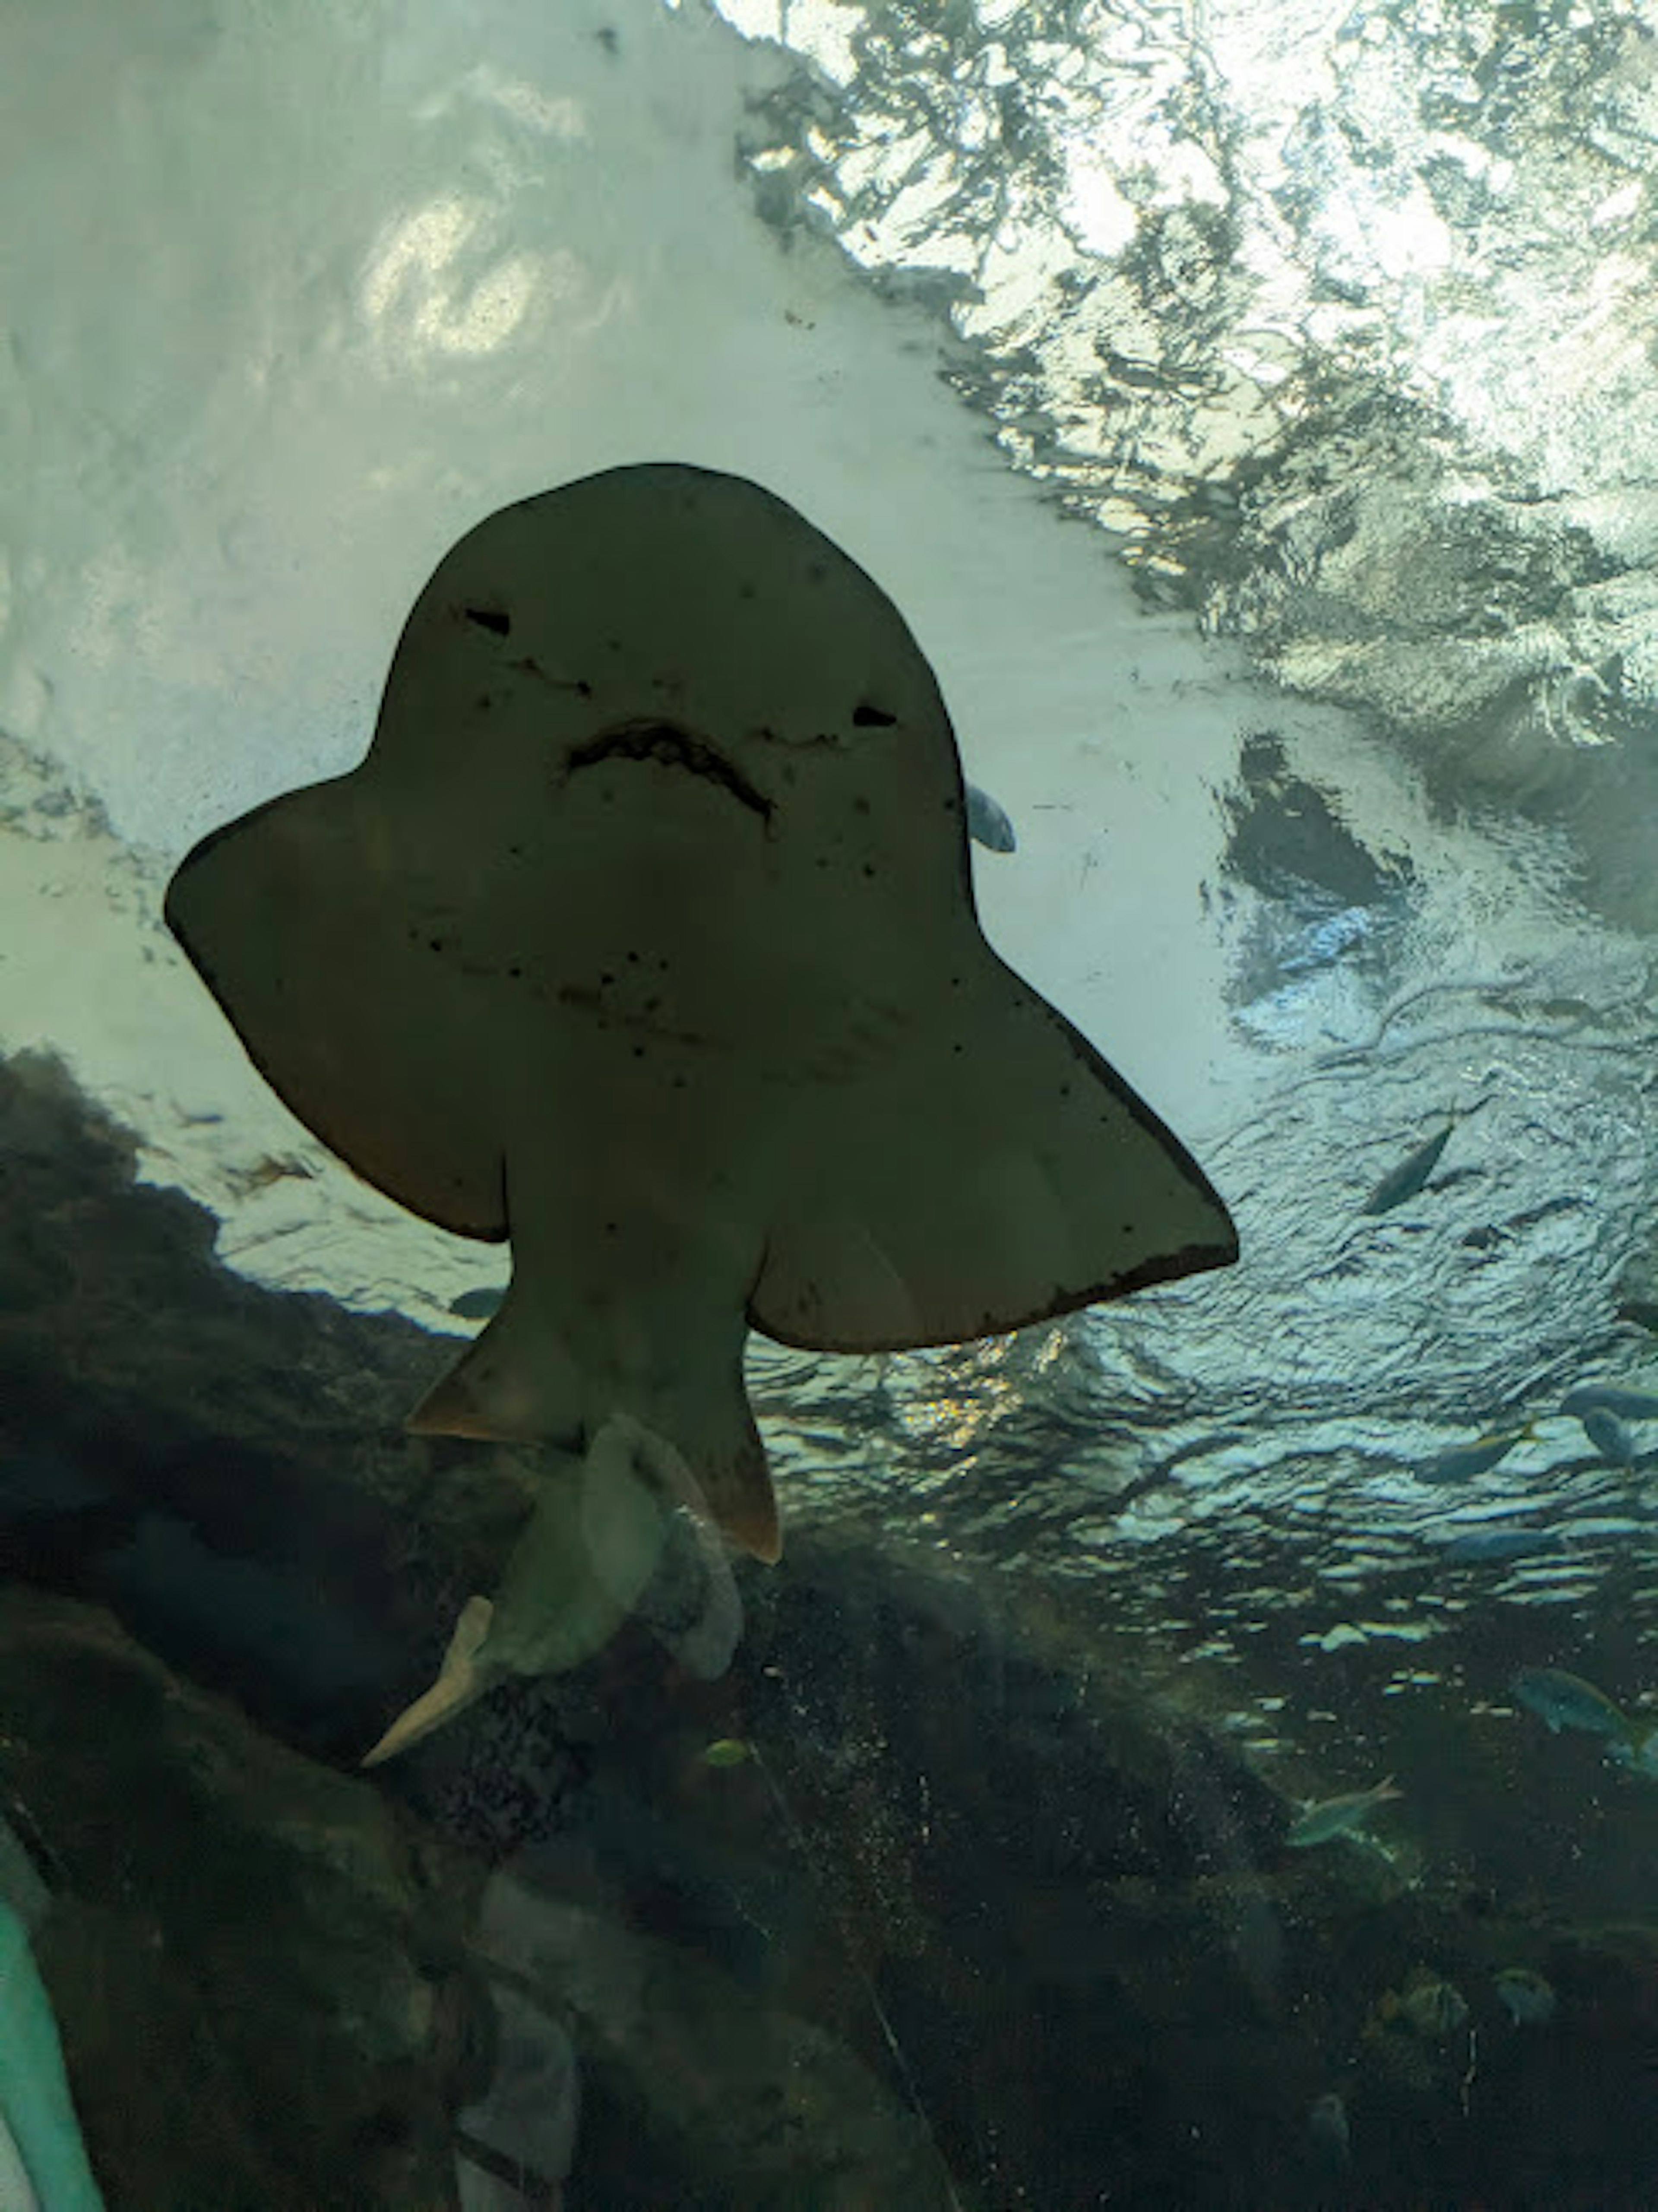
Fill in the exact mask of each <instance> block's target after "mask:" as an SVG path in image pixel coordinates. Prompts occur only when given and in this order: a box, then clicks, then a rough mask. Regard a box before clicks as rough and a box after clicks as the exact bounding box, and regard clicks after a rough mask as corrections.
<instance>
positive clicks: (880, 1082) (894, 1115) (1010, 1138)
mask: <svg viewBox="0 0 1658 2212" xmlns="http://www.w3.org/2000/svg"><path fill="white" fill-rule="evenodd" d="M950 981H951V986H952V987H951V988H950V990H949V991H948V992H947V993H946V994H941V997H940V1000H939V1002H938V1005H937V1006H929V1007H927V1008H926V1009H924V1010H923V1012H921V1013H920V1014H918V1016H917V1018H916V1020H915V1021H914V1024H913V1025H912V1032H911V1036H910V1037H909V1039H908V1051H907V1053H906V1054H905V1055H904V1056H903V1058H902V1060H898V1059H897V1058H896V1056H895V1057H894V1058H893V1059H892V1060H891V1061H890V1064H888V1065H882V1066H872V1067H871V1068H870V1069H869V1071H868V1073H866V1074H865V1075H863V1076H862V1077H861V1079H859V1081H858V1082H856V1083H848V1084H847V1085H845V1086H844V1087H843V1089H842V1091H841V1093H840V1094H839V1095H838V1096H837V1097H836V1098H835V1115H836V1122H835V1131H836V1135H837V1138H838V1142H837V1143H836V1144H835V1146H833V1147H830V1146H827V1145H823V1146H819V1147H818V1149H817V1152H816V1154H815V1155H814V1157H813V1159H812V1162H811V1174H810V1175H809V1176H805V1175H803V1176H800V1177H799V1182H798V1186H797V1188H794V1189H793V1190H791V1191H789V1192H788V1193H787V1194H786V1196H785V1198H784V1200H783V1201H782V1202H781V1203H780V1205H779V1206H778V1208H777V1210H776V1212H775V1213H774V1216H773V1218H772V1219H771V1221H770V1222H769V1224H768V1228H769V1235H768V1241H767V1248H766V1262H765V1266H764V1267H763V1269H762V1272H761V1274H760V1277H759V1279H758V1281H757V1282H756V1285H755V1288H754V1290H753V1292H752V1294H751V1296H750V1306H749V1313H750V1320H751V1321H752V1322H753V1323H754V1324H755V1326H756V1328H762V1329H764V1330H765V1332H766V1333H767V1334H768V1335H769V1336H774V1337H776V1338H778V1339H780V1340H781V1341H782V1342H783V1343H785V1344H798V1345H804V1346H810V1347H811V1348H812V1349H815V1350H819V1351H835V1352H897V1351H903V1350H906V1349H909V1348H912V1347H915V1346H921V1345H928V1344H948V1343H955V1342H961V1341H964V1340H968V1339H969V1338H972V1337H976V1336H989V1335H993V1334H996V1333H998V1332H999V1331H1001V1330H1004V1329H1013V1328H1023V1327H1024V1326H1025V1325H1026V1324H1027V1323H1029V1322H1038V1321H1043V1320H1047V1319H1049V1318H1050V1317H1052V1316H1054V1315H1057V1314H1063V1313H1069V1312H1072V1311H1074V1310H1076V1309H1077V1308H1078V1307H1080V1306H1084V1305H1090V1304H1094V1303H1095V1302H1096V1300H1099V1299H1103V1298H1112V1297H1122V1296H1123V1295H1124V1294H1125V1293H1127V1292H1128V1291H1136V1290H1139V1289H1143V1288H1144V1287H1145V1286H1146V1285H1149V1284H1152V1283H1160V1282H1169V1281H1172V1280H1174V1279H1176V1278H1178V1277H1180V1276H1182V1275H1188V1274H1192V1273H1195V1272H1197V1271H1198V1270H1199V1269H1202V1268H1205V1267H1224V1266H1226V1265H1228V1264H1229V1263H1230V1261H1233V1260H1235V1259H1236V1256H1237V1237H1236V1232H1235V1231H1234V1230H1233V1227H1232V1223H1231V1220H1230V1217H1229V1216H1228V1214H1227V1212H1226V1208H1225V1206H1224V1205H1223V1204H1222V1202H1221V1200H1220V1199H1219V1198H1218V1196H1217V1194H1216V1193H1215V1192H1214V1190H1213V1189H1212V1188H1211V1187H1210V1185H1209V1182H1207V1180H1206V1177H1205V1176H1204V1175H1203V1172H1202V1170H1200V1169H1199V1166H1198V1165H1197V1163H1196V1162H1195V1161H1194V1160H1193V1158H1192V1157H1191V1155H1190V1154H1189V1153H1188V1152H1187V1151H1186V1149H1185V1147H1184V1146H1182V1145H1181V1143H1180V1141H1179V1140H1178V1139H1177V1138H1175V1136H1174V1135H1173V1134H1172V1133H1171V1132H1170V1131H1169V1130H1168V1129H1167V1128H1165V1127H1163V1123H1162V1122H1161V1121H1159V1120H1158V1119H1157V1115H1155V1114H1153V1113H1152V1111H1151V1109H1150V1108H1149V1107H1148V1106H1147V1105H1145V1103H1144V1102H1143V1101H1142V1100H1141V1099H1140V1098H1139V1097H1137V1096H1136V1095H1135V1093H1134V1092H1133V1091H1132V1090H1131V1089H1130V1088H1129V1086H1128V1085H1127V1083H1125V1082H1124V1081H1123V1079H1122V1078H1121V1076H1120V1075H1118V1074H1117V1073H1116V1072H1115V1070H1114V1069H1113V1068H1112V1067H1111V1066H1108V1063H1107V1062H1106V1061H1105V1060H1102V1058H1101V1056H1100V1054H1098V1053H1097V1052H1096V1051H1095V1049H1094V1048H1093V1047H1092V1046H1091V1045H1090V1043H1089V1042H1088V1041H1087V1040H1086V1038H1084V1036H1081V1035H1080V1033H1079V1032H1078V1030H1075V1029H1073V1028H1072V1025H1071V1024H1070V1023H1069V1022H1067V1021H1066V1019H1065V1018H1064V1017H1063V1015H1061V1014H1060V1013H1059V1012H1057V1011H1056V1010H1055V1009H1054V1007H1052V1006H1048V1005H1047V1004H1046V1003H1045V1002H1044V1001H1043V1000H1041V999H1039V998H1037V996H1036V995H1035V993H1034V992H1032V991H1031V990H1030V989H1029V987H1028V986H1027V985H1026V984H1024V983H1023V982H1022V981H1020V979H1019V978H1018V977H1017V975H1013V974H1012V973H1011V970H1010V969H1006V968H1005V967H1004V966H1003V965H1002V963H1001V962H1000V961H999V960H998V959H997V958H996V957H995V955H994V954H993V953H992V952H991V951H990V950H989V948H988V946H987V945H983V944H982V943H980V944H979V945H976V946H975V945H971V944H969V945H963V946H962V947H961V949H960V951H959V954H958V957H957V964H956V966H955V968H954V970H953V973H952V975H951V978H950Z"/></svg>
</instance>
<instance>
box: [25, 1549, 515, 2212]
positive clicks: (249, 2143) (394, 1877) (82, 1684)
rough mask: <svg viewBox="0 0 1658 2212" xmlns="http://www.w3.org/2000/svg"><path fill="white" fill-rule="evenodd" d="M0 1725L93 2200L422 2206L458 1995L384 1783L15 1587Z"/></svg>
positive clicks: (431, 2191)
mask: <svg viewBox="0 0 1658 2212" xmlns="http://www.w3.org/2000/svg"><path fill="white" fill-rule="evenodd" d="M0 1728H3V1735H4V1738H5V1743H4V1747H3V1752H0V1760H3V1768H0V1772H3V1779H4V1783H5V1785H6V1788H7V1790H8V1793H9V1796H10V1797H11V1798H12V1800H13V1801H15V1802H16V1803H17V1804H19V1805H20V1806H21V1808H23V1810H24V1813H25V1814H26V1816H27V1821H28V1824H29V1826H30V1827H31V1829H32V1830H33V1832H36V1833H38V1834H39V1836H41V1837H43V1838H48V1839H50V1843H51V1846H52V1850H53V1853H54V1855H55V1858H56V1862H57V1863H56V1865H55V1867H54V1874H55V1875H57V1877H58V1879H57V1880H56V1881H55V1883H54V1893H53V1899H52V1905H51V1906H50V1907H49V1909H48V1910H47V1911H46V1913H45V1914H44V1915H43V1916H42V1917H41V1919H40V1921H39V1924H38V1925H37V1927H36V1929H35V1931H34V1938H33V1941H34V1949H35V1954H36V1957H37V1959H38V1960H39V1966H40V1971H41V1973H42V1976H43V1978H44V1979H45V1981H46V1986H47V1988H48V1990H49V1991H50V1993H51V1996H52V2002H53V2005H54V2007H55V2008H56V2010H57V2013H58V2024H59V2027H60V2030H61V2033H62V2035H63V2039H64V2051H65V2057H66V2061H67V2063H68V2068H69V2073H70V2082H71V2086H72V2088H73V2092H74V2094H75V2098H76V2106H77V2108H78V2110H79V2112H80V2115H81V2121H82V2130H83V2131H84V2134H85V2136H86V2141H87V2146H88V2151H89V2153H90V2154H91V2157H92V2160H93V2164H94V2168H95V2169H96V2171H97V2173H98V2176H99V2179H100V2182H101V2184H102V2185H103V2188H104V2191H105V2194H106V2198H107V2201H108V2203H109V2205H110V2208H111V2212H128V2208H130V2212H158V2208H161V2207H166V2208H167V2212H240V2208H243V2207H246V2208H247V2212H270V2208H271V2207H273V2206H276V2205H292V2206H301V2205H305V2206H318V2207H321V2206H328V2205H339V2206H345V2205H347V2204H349V2205H350V2206H351V2207H353V2208H354V2212H371V2209H372V2208H375V2207H380V2206H384V2207H386V2208H387V2212H392V2208H396V2212H420V2208H423V2207H431V2208H434V2212H446V2208H448V2207H450V2206H451V2205H452V2204H453V2203H454V2202H455V2197H454V2191H453V2182H452V2171H453V2161H452V2142H451V2135H452V2130H451V2124H450V2117H449V2116H450V2113H451V2112H452V2109H453V2107H454V2106H456V2105H457V2104H458V2103H459V2102H461V2101H464V2099H465V2094H466V2093H468V2091H469V2089H470V2088H471V2087H474V2086H476V2083H475V2081H474V2073H473V2069H472V2068H471V2065H470V2063H469V2060H470V2057H471V2045H472V2042H473V2037H472V2035H471V2032H470V2030H471V2022H472V2021H473V2020H474V2018H475V2017H476V2015H477V2007H478V2002H479V2000H478V1997H477V1994H476V1992H477V1984H476V1981H475V1979H474V1978H472V1977H471V1975H470V1973H469V1972H468V1971H467V1969H466V1968H465V1964H464V1961H463V1959H462V1955H461V1953H460V1950H459V1943H458V1941H456V1940H454V1938H453V1937H452V1935H451V1934H450V1933H449V1931H450V1930H451V1929H452V1928H453V1925H454V1923H453V1920H452V1912H451V1910H450V1909H448V1908H446V1906H445V1905H444V1903H443V1897H442V1894H441V1893H440V1892H438V1891H435V1890H434V1889H433V1888H432V1887H430V1886H429V1885H428V1880H427V1876H426V1870H425V1869H424V1867H423V1865H422V1856H421V1854H419V1853H417V1851H416V1850H415V1849H414V1848H413V1847H412V1846H411V1843H410V1837H409V1834H408V1832H407V1831H406V1830H405V1829H404V1826H402V1825H401V1823H400V1821H399V1820H398V1815H397V1814H396V1813H395V1812H394V1810H393V1809H392V1808H391V1807H390V1806H389V1805H388V1804H387V1803H386V1801H385V1800H384V1799H383V1798H382V1797H381V1796H379V1794H378V1793H377V1792H376V1791H374V1790H373V1789H372V1788H370V1787H368V1786H367V1784H363V1783H361V1782H359V1781H357V1780H355V1778H352V1777H350V1776H348V1775H342V1774H338V1773H336V1772H334V1771H331V1770H330V1769H328V1768H326V1767H324V1766H321V1765H317V1764H316V1763H314V1762H313V1761H312V1760H309V1759H306V1758H304V1757H302V1756H301V1755H300V1754H298V1753H294V1752H291V1751H289V1750H288V1749H286V1748H285V1747H282V1746H281V1745H279V1744H276V1743H274V1742H272V1741H270V1740H269V1739H268V1738H266V1737H264V1736H263V1735H260V1734H259V1733H258V1731H257V1730H256V1729H253V1728H252V1727H251V1726H250V1725H249V1724H248V1723H247V1722H246V1719H245V1718H244V1717H242V1716H241V1715H240V1713H239V1712H238V1711H236V1710H235V1708H234V1707H233V1706H231V1705H228V1703H226V1702H225V1701H223V1700H222V1699H217V1698H214V1697H210V1696H208V1695H207V1694H205V1693H203V1692H200V1691H197V1690H196V1689H194V1688H192V1687H191V1686H190V1685H189V1684H187V1683H185V1681H183V1680H180V1679H179V1677H177V1676H176V1675H174V1674H172V1673H171V1672H170V1671H169V1670H168V1669H167V1668H166V1667H165V1666H163V1665H162V1664H161V1662H160V1661H158V1660H156V1659H155V1658H153V1657H152V1656H149V1654H147V1653H145V1652H144V1651H143V1650H141V1649H140V1648H139V1647H138V1646H137V1644H134V1643H132V1642H131V1639H130V1638H128V1637H127V1636H126V1635H125V1632H123V1631H122V1630H121V1629H120V1628H119V1627H118V1626H117V1625H116V1624H115V1623H114V1622H113V1621H112V1620H111V1619H110V1618H109V1616H108V1615H107V1614H106V1613H101V1612H98V1611H94V1610H91V1609H88V1608H87V1607H82V1606H79V1605H76V1604H74V1603H71V1602H69V1601H62V1600H58V1599H53V1598H49V1597H44V1596H40V1595H35V1594H33V1593H30V1592H27V1591H24V1590H21V1589H8V1590H5V1591H3V1592H0ZM445 1887H446V1890H447V1893H449V1894H450V1895H451V1896H455V1895H457V1894H458V1891H459V1885H455V1884H446V1885H445Z"/></svg>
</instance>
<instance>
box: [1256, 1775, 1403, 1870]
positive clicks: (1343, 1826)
mask: <svg viewBox="0 0 1658 2212" xmlns="http://www.w3.org/2000/svg"><path fill="white" fill-rule="evenodd" d="M1404 1794H1405V1793H1404V1791H1403V1790H1396V1789H1395V1788H1394V1778H1393V1776H1392V1775H1391V1774H1389V1775H1388V1776H1387V1778H1385V1779H1384V1780H1382V1781H1381V1782H1378V1783H1376V1784H1375V1785H1374V1786H1373V1787H1372V1788H1371V1789H1369V1790H1349V1791H1348V1792H1347V1793H1346V1795H1345V1796H1341V1797H1324V1798H1321V1799H1320V1800H1319V1801H1318V1802H1316V1803H1312V1804H1308V1805H1305V1806H1303V1808H1302V1811H1301V1816H1300V1818H1299V1819H1298V1820H1297V1821H1296V1822H1295V1824H1294V1826H1292V1827H1291V1830H1290V1832H1289V1834H1288V1835H1287V1836H1286V1837H1285V1838H1284V1842H1285V1843H1286V1844H1288V1845H1289V1847H1290V1849H1291V1850H1292V1851H1304V1850H1311V1848H1312V1847H1313V1845H1314V1844H1327V1843H1329V1842H1330V1841H1331V1840H1332V1838H1334V1837H1336V1836H1351V1835H1352V1834H1354V1833H1356V1832H1357V1831H1358V1830H1360V1829H1362V1828H1363V1826H1364V1823H1365V1821H1366V1820H1368V1819H1369V1817H1370V1814H1372V1813H1374V1812H1375V1810H1376V1808H1377V1806H1378V1805H1387V1804H1390V1803H1391V1802H1393V1800H1394V1798H1396V1797H1402V1796H1404Z"/></svg>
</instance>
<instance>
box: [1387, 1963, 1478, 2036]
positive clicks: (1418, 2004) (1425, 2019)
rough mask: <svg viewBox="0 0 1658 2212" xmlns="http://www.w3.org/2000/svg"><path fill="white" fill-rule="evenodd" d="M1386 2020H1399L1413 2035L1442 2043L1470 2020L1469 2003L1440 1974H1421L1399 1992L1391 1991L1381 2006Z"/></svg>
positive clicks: (1453, 1985)
mask: <svg viewBox="0 0 1658 2212" xmlns="http://www.w3.org/2000/svg"><path fill="white" fill-rule="evenodd" d="M1379 2010H1380V2011H1381V2014H1382V2018H1383V2020H1386V2021H1398V2022H1399V2023H1400V2026H1401V2027H1408V2028H1409V2029H1410V2031H1411V2033H1412V2035H1420V2036H1425V2037H1427V2038H1428V2039H1430V2040H1433V2041H1439V2040H1442V2039H1443V2038H1444V2037H1446V2036H1448V2035H1455V2033H1456V2031H1457V2029H1458V2028H1459V2027H1461V2026H1462V2025H1463V2024H1464V2022H1465V2021H1467V2017H1468V2000H1467V1997H1465V1996H1463V1994H1462V1992H1461V1990H1459V1989H1458V1988H1457V1987H1456V1986H1455V1984H1454V1983H1451V1982H1447V1981H1442V1980H1441V1978H1439V1976H1438V1975H1437V1974H1428V1973H1418V1974H1416V1975H1415V1976H1414V1977H1413V1978H1412V1980H1411V1981H1410V1982H1409V1983H1407V1984H1406V1987H1405V1988H1404V1989H1403V1990H1400V1991H1398V1992H1397V1993H1395V1992H1394V1991H1393V1990H1389V1991H1388V1995H1387V1996H1385V1997H1383V1999H1382V2003H1381V2006H1380V2007H1379Z"/></svg>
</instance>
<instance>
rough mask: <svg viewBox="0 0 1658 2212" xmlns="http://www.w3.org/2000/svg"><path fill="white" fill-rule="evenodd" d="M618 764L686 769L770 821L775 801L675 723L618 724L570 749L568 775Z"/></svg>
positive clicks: (713, 748)
mask: <svg viewBox="0 0 1658 2212" xmlns="http://www.w3.org/2000/svg"><path fill="white" fill-rule="evenodd" d="M616 760H622V761H653V762H654V763H656V765H657V766H658V767H659V768H673V769H683V770H684V771H685V773H686V774H687V775H695V776H701V778H702V779H703V780H704V781H706V782H708V783H714V784H717V785H718V786H719V787H720V789H721V790H722V791H723V792H725V793H726V795H727V796H728V797H729V798H732V799H735V800H736V801H737V803H738V805H739V806H746V807H747V808H748V810H749V811H750V813H751V814H757V815H758V816H759V817H760V819H761V820H762V822H765V823H769V822H770V820H771V812H772V806H771V801H770V799H768V798H767V797H766V795H765V793H763V792H761V791H756V788H755V787H754V786H753V784H751V783H750V781H749V780H748V778H747V776H745V775H744V774H743V772H742V770H741V769H739V768H738V767H737V766H736V765H735V764H734V763H732V762H731V761H729V760H727V759H726V756H725V754H724V753H722V752H721V751H720V749H719V747H718V746H717V745H711V744H709V743H708V739H707V738H699V737H694V736H693V735H692V733H691V732H690V731H689V730H682V729H681V728H680V726H679V725H678V724H677V722H650V721H647V722H618V723H617V724H616V726H615V727H614V728H612V729H609V730H601V731H600V732H599V733H598V736H597V737H596V738H589V739H588V741H587V743H586V744H585V745H576V746H574V748H573V749H572V750H571V753H570V757H569V761H568V774H569V775H572V776H575V775H580V773H581V771H582V769H588V768H597V767H598V765H599V763H601V762H603V761H616Z"/></svg>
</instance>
